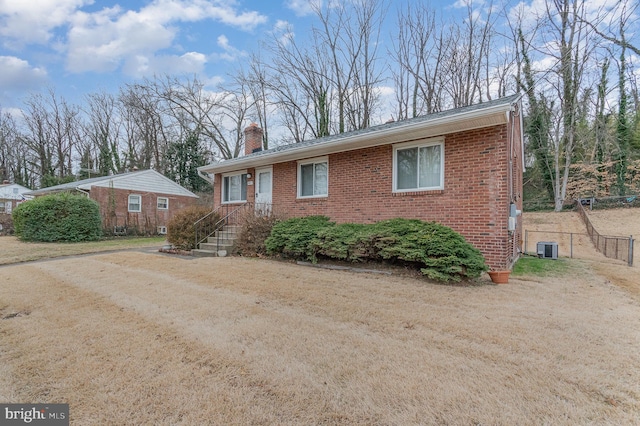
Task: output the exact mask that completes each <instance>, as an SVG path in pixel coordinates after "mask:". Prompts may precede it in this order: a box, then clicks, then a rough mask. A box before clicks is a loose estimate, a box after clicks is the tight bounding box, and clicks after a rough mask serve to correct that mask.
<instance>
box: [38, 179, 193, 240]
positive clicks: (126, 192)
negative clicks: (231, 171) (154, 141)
mask: <svg viewBox="0 0 640 426" xmlns="http://www.w3.org/2000/svg"><path fill="white" fill-rule="evenodd" d="M57 192H76V193H82V194H85V195H86V196H88V197H89V198H91V199H92V200H95V201H96V202H97V203H98V204H99V206H100V215H101V216H102V224H103V227H104V229H105V232H116V233H124V232H127V233H135V234H147V235H150V234H156V233H157V234H164V233H166V227H167V223H168V222H169V220H170V219H171V218H172V217H173V216H174V215H175V214H176V212H178V211H180V210H182V209H183V208H185V207H187V206H190V205H193V204H195V203H196V200H197V199H198V196H197V195H195V194H194V193H192V192H191V191H188V190H187V189H185V188H183V187H182V186H180V185H178V184H177V183H175V182H174V181H172V180H171V179H169V178H167V177H165V176H163V175H161V174H160V173H158V172H156V171H154V170H141V171H135V172H130V173H123V174H118V175H113V176H102V177H96V178H91V179H84V180H80V181H76V182H71V183H66V184H62V185H56V186H52V187H49V188H43V189H39V190H36V191H32V192H30V193H28V194H29V195H33V196H36V197H37V196H41V195H47V194H53V193H57Z"/></svg>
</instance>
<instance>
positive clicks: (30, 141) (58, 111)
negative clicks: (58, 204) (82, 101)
mask: <svg viewBox="0 0 640 426" xmlns="http://www.w3.org/2000/svg"><path fill="white" fill-rule="evenodd" d="M25 104H26V109H25V110H24V111H23V119H24V123H25V133H24V142H25V145H26V148H27V149H28V150H30V151H31V153H32V154H33V162H32V163H31V166H32V167H33V168H34V171H36V173H37V174H38V175H39V176H40V177H41V178H42V179H45V182H41V184H44V185H51V184H55V183H57V181H59V180H60V179H66V178H68V177H70V176H73V172H72V167H73V155H74V153H75V152H74V149H75V146H76V144H77V142H78V141H79V139H80V134H79V129H80V122H79V108H78V107H75V106H73V105H70V104H68V103H67V102H66V101H65V100H64V99H62V98H58V97H57V96H56V94H55V92H54V91H53V89H50V90H49V91H48V92H47V95H46V96H44V95H42V94H39V93H37V94H32V95H31V96H30V97H29V98H28V99H27V100H26V102H25ZM46 179H49V180H48V181H47V180H46Z"/></svg>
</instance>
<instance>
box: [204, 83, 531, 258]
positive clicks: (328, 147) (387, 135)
mask: <svg viewBox="0 0 640 426" xmlns="http://www.w3.org/2000/svg"><path fill="white" fill-rule="evenodd" d="M261 146H262V131H261V129H260V128H258V127H257V125H255V124H252V125H251V126H250V127H248V128H247V129H246V130H245V155H244V156H243V157H239V158H235V159H231V160H226V161H223V162H220V163H215V164H210V165H207V166H203V167H200V169H199V170H200V172H201V173H208V174H209V175H213V182H214V184H213V185H214V207H215V208H219V207H220V206H229V205H236V204H243V203H255V205H256V206H262V205H266V204H270V205H272V206H273V208H274V209H276V210H277V211H278V212H285V213H286V214H287V215H289V216H307V215H317V214H322V215H326V216H328V217H330V218H331V219H332V220H334V221H336V222H360V223H371V222H376V221H379V220H383V219H389V218H395V217H404V218H415V219H422V220H427V221H436V222H439V223H441V224H443V225H446V226H449V227H451V228H453V229H454V230H456V231H458V232H459V233H461V234H462V235H463V236H464V237H465V238H466V239H467V240H468V241H469V242H470V243H471V244H473V245H474V246H475V247H477V248H478V249H479V250H480V251H481V252H482V253H483V255H484V256H485V258H486V260H487V263H488V264H489V265H490V266H491V267H492V268H494V269H504V268H510V267H511V266H512V265H513V263H514V262H515V260H517V258H518V256H519V254H520V250H521V244H522V219H521V216H520V211H521V210H522V172H523V169H524V162H523V137H522V106H521V101H520V96H517V95H516V96H511V97H506V98H502V99H498V100H494V101H489V102H485V103H482V104H478V105H473V106H469V107H463V108H457V109H452V110H448V111H443V112H439V113H435V114H430V115H427V116H422V117H418V118H414V119H409V120H404V121H399V122H393V123H387V124H384V125H381V126H375V127H371V128H368V129H364V130H360V131H355V132H349V133H344V134H340V135H335V136H330V137H326V138H321V139H317V140H311V141H305V142H301V143H297V144H291V145H286V146H280V147H277V148H273V149H269V150H265V151H261V150H260V148H261Z"/></svg>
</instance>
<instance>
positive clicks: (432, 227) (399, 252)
mask: <svg viewBox="0 0 640 426" xmlns="http://www.w3.org/2000/svg"><path fill="white" fill-rule="evenodd" d="M373 226H374V227H375V228H377V230H378V234H379V235H381V236H384V238H380V239H379V240H378V245H377V249H378V250H379V251H378V255H379V256H380V257H381V258H382V259H385V260H392V261H394V260H398V261H404V262H415V263H418V264H420V265H422V266H421V268H420V271H421V272H422V273H423V274H424V275H426V276H427V277H428V278H431V279H433V280H437V281H445V282H446V281H460V280H461V279H469V278H478V277H479V276H480V275H481V274H482V273H483V272H485V271H487V270H488V269H489V268H488V266H487V264H486V263H485V260H484V257H483V256H482V253H480V250H478V249H476V248H475V247H473V246H472V245H471V244H469V243H468V242H467V240H465V239H464V237H463V236H462V235H460V234H459V233H457V232H455V231H454V230H453V229H451V228H449V227H447V226H444V225H441V224H439V223H436V222H423V221H420V220H408V219H391V220H387V221H383V222H379V223H377V224H375V225H373Z"/></svg>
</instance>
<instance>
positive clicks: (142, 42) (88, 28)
mask: <svg viewBox="0 0 640 426" xmlns="http://www.w3.org/2000/svg"><path fill="white" fill-rule="evenodd" d="M307 12H308V1H304V0H280V1H260V0H0V37H1V40H2V42H1V44H0V70H2V72H0V106H2V107H3V108H13V107H17V106H18V105H19V103H20V100H21V99H24V98H25V96H26V95H27V94H28V92H29V91H39V90H42V89H43V88H47V87H52V88H55V90H56V92H57V93H58V94H60V95H62V96H64V97H65V98H67V99H68V100H71V101H74V99H76V98H80V97H82V96H83V95H84V94H86V93H91V92H95V91H99V90H102V89H104V90H106V91H109V92H110V91H115V90H117V88H118V87H119V86H120V85H121V84H122V83H123V82H127V81H132V80H135V79H139V78H142V77H150V76H153V75H154V74H158V75H161V74H165V73H167V74H184V73H187V74H197V75H198V76H199V78H201V79H203V80H211V82H215V81H218V80H219V79H221V78H225V74H226V73H227V72H228V71H229V70H230V69H232V66H234V65H235V64H237V63H238V61H241V60H243V58H245V57H246V55H248V54H249V53H250V52H252V51H255V50H257V49H258V47H259V40H260V39H263V38H264V37H265V35H266V34H267V33H268V32H270V31H272V30H273V28H274V27H275V26H276V25H278V24H279V23H281V22H284V21H286V22H289V23H291V24H293V25H294V26H298V27H300V28H302V27H304V26H308V21H309V18H308V17H305V15H306V13H307ZM78 100H79V99H78Z"/></svg>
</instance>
